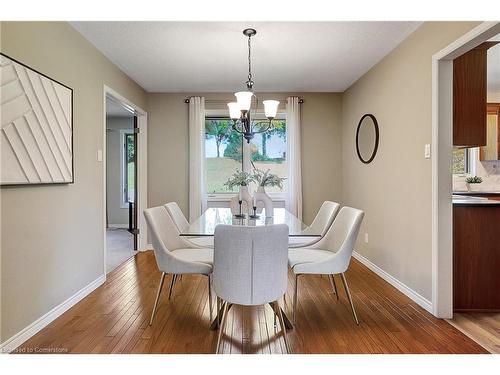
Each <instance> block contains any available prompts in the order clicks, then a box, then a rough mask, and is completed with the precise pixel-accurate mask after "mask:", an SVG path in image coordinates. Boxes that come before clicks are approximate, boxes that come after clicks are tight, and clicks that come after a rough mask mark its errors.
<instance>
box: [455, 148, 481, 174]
mask: <svg viewBox="0 0 500 375" xmlns="http://www.w3.org/2000/svg"><path fill="white" fill-rule="evenodd" d="M475 155H476V149H474V148H453V161H452V166H453V174H454V175H466V174H475Z"/></svg>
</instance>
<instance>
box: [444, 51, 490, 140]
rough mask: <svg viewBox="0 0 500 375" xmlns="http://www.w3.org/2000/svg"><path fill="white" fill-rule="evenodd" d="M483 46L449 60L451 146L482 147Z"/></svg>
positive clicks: (485, 58) (484, 135) (484, 99)
mask: <svg viewBox="0 0 500 375" xmlns="http://www.w3.org/2000/svg"><path fill="white" fill-rule="evenodd" d="M496 43H497V42H485V43H482V44H480V45H479V46H477V47H476V48H474V49H472V50H470V51H469V52H466V53H465V54H463V55H461V56H459V57H457V58H456V59H455V60H453V145H454V146H462V147H479V146H486V90H487V86H486V84H487V82H486V79H487V64H486V62H487V51H488V49H489V48H490V47H492V46H494V45H495V44H496Z"/></svg>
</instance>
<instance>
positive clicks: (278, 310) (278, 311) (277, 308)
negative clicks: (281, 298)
mask: <svg viewBox="0 0 500 375" xmlns="http://www.w3.org/2000/svg"><path fill="white" fill-rule="evenodd" d="M273 305H274V313H275V314H278V319H279V321H280V326H281V330H282V331H283V339H284V340H285V348H286V352H287V354H290V346H289V344H288V338H287V335H286V327H285V321H284V319H283V313H282V312H281V307H280V305H279V303H278V301H276V302H273Z"/></svg>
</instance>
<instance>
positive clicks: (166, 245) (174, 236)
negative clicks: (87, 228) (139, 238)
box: [144, 206, 213, 325]
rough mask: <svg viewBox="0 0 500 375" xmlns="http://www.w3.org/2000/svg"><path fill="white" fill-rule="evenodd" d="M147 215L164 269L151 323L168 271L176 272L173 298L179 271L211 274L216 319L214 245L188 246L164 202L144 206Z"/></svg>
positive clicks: (155, 247) (210, 303)
mask: <svg viewBox="0 0 500 375" xmlns="http://www.w3.org/2000/svg"><path fill="white" fill-rule="evenodd" d="M144 216H145V218H146V223H147V224H148V228H149V231H150V234H151V238H152V241H153V249H154V253H155V258H156V264H157V265H158V269H159V270H160V271H161V278H160V283H159V285H158V291H157V293H156V299H155V303H154V306H153V311H152V313H151V319H150V321H149V324H150V325H151V324H152V323H153V319H154V316H155V313H156V308H157V306H158V300H159V299H160V293H161V290H162V287H163V282H164V280H165V276H166V275H167V274H171V275H172V281H171V284H170V292H169V299H170V295H171V293H172V286H173V284H174V282H175V278H176V275H182V274H201V275H206V276H208V301H209V310H210V320H212V292H211V276H210V275H211V274H212V264H213V249H208V248H190V247H186V243H185V242H184V241H183V240H182V238H181V237H179V235H178V230H177V228H176V226H175V224H174V222H173V220H172V218H171V217H170V215H169V214H168V212H167V210H166V209H165V207H163V206H159V207H153V208H148V209H146V210H144Z"/></svg>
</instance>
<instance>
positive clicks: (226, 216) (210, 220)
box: [180, 208, 321, 237]
mask: <svg viewBox="0 0 500 375" xmlns="http://www.w3.org/2000/svg"><path fill="white" fill-rule="evenodd" d="M273 213H274V216H273V217H266V211H265V209H264V210H262V212H261V213H260V215H259V218H256V219H252V218H249V217H248V215H246V217H245V218H244V219H241V218H236V217H235V216H234V215H233V214H232V213H231V209H230V208H209V209H207V210H206V211H205V212H204V213H203V214H202V215H201V216H200V217H199V218H198V219H196V220H195V221H193V222H192V223H191V224H190V225H189V227H188V228H187V230H185V231H183V232H181V233H180V235H181V236H190V237H201V236H213V235H214V231H215V227H216V226H217V225H219V224H227V225H245V226H262V225H271V224H287V225H288V228H289V236H290V237H320V236H321V233H315V232H314V230H312V229H311V228H309V227H308V226H307V225H305V224H304V223H303V222H302V221H300V220H299V218H297V217H296V216H294V215H292V214H291V213H290V212H288V211H287V210H286V209H284V208H275V209H274V212H273Z"/></svg>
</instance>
